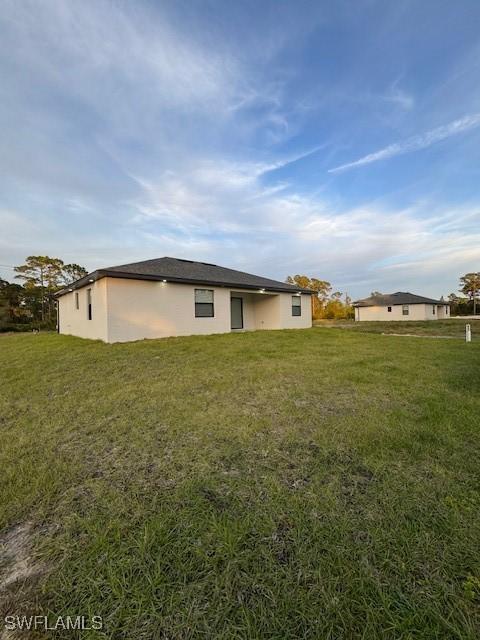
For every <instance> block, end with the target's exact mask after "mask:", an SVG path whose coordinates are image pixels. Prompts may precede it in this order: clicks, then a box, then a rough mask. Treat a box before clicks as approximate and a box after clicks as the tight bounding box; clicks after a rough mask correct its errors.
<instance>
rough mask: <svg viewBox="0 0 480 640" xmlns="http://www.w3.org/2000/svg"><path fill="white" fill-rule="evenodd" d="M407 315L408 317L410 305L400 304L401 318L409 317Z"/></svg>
mask: <svg viewBox="0 0 480 640" xmlns="http://www.w3.org/2000/svg"><path fill="white" fill-rule="evenodd" d="M409 315H410V305H408V304H402V316H409Z"/></svg>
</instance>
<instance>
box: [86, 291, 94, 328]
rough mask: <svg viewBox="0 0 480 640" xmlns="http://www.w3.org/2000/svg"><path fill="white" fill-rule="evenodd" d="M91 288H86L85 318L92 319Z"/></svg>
mask: <svg viewBox="0 0 480 640" xmlns="http://www.w3.org/2000/svg"><path fill="white" fill-rule="evenodd" d="M92 317H93V313H92V289H91V287H90V288H88V289H87V320H92Z"/></svg>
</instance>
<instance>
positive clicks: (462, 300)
mask: <svg viewBox="0 0 480 640" xmlns="http://www.w3.org/2000/svg"><path fill="white" fill-rule="evenodd" d="M286 281H287V282H288V283H290V284H295V285H297V286H299V287H302V288H304V289H311V290H312V291H314V292H315V295H313V296H312V316H313V319H314V320H321V319H337V320H340V319H350V318H354V317H355V313H354V308H353V306H352V301H351V299H350V298H349V296H348V295H347V294H345V295H344V294H343V293H341V292H340V291H333V287H332V285H331V284H330V282H327V281H326V280H320V279H319V278H310V277H308V276H301V275H296V276H288V277H287V279H286ZM458 292H459V293H460V294H463V295H457V294H455V293H451V294H450V295H449V296H448V300H449V302H450V305H451V306H450V315H451V316H467V315H477V308H480V272H471V273H466V274H465V275H463V276H461V277H460V279H459V285H458ZM370 295H372V296H376V295H377V296H378V295H382V294H381V292H380V291H372V293H371V294H370Z"/></svg>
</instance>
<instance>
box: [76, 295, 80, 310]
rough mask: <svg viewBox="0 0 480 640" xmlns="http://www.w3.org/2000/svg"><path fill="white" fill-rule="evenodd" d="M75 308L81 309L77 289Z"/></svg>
mask: <svg viewBox="0 0 480 640" xmlns="http://www.w3.org/2000/svg"><path fill="white" fill-rule="evenodd" d="M75 309H80V302H79V300H78V291H75Z"/></svg>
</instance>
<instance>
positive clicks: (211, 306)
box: [193, 289, 215, 318]
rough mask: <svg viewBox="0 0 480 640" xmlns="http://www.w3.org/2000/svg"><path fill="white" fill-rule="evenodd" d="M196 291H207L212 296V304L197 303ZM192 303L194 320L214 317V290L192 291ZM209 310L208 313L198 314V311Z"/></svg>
mask: <svg viewBox="0 0 480 640" xmlns="http://www.w3.org/2000/svg"><path fill="white" fill-rule="evenodd" d="M197 291H208V292H210V293H211V294H212V302H197ZM193 301H194V306H195V318H214V317H215V291H214V289H194V293H193ZM206 308H209V310H210V313H198V311H199V310H200V309H204V310H205V309H206Z"/></svg>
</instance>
